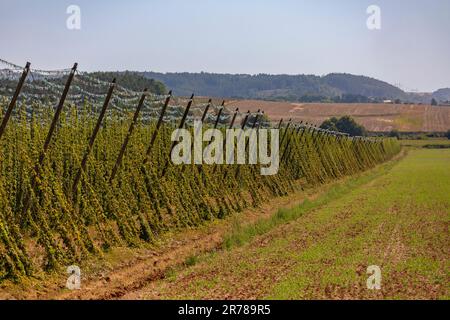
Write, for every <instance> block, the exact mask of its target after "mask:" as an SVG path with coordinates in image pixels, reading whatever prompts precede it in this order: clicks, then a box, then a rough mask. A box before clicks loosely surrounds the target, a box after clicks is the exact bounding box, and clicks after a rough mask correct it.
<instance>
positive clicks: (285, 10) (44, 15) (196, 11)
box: [0, 0, 450, 92]
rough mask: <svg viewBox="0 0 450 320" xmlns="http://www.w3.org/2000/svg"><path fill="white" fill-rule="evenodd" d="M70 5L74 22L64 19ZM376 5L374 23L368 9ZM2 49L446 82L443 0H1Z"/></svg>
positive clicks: (92, 64) (153, 65)
mask: <svg viewBox="0 0 450 320" xmlns="http://www.w3.org/2000/svg"><path fill="white" fill-rule="evenodd" d="M69 5H77V6H78V7H79V8H80V12H81V15H80V22H81V23H80V27H81V28H80V29H68V28H67V24H66V22H67V19H68V18H70V14H68V13H67V12H66V10H67V7H68V6H69ZM370 5H377V6H378V7H379V8H380V27H381V29H377V30H369V28H368V27H367V25H366V21H367V19H368V18H369V16H370V14H368V13H367V12H366V10H367V8H368V7H369V6H370ZM0 58H1V59H5V60H8V61H11V62H14V63H17V64H20V65H23V64H25V62H26V61H30V62H31V63H32V67H35V68H38V69H61V68H67V67H71V66H72V64H73V63H74V62H78V63H79V69H80V70H83V71H98V70H103V71H107V70H108V71H111V70H136V71H158V72H184V71H186V72H200V71H205V72H216V73H249V74H258V73H270V74H316V75H325V74H328V73H331V72H345V73H352V74H357V75H366V76H370V77H374V78H377V79H380V80H384V81H387V82H389V83H391V84H394V85H397V86H400V87H401V88H402V89H404V90H408V91H411V90H414V91H415V90H417V91H427V92H429V91H434V90H436V89H439V88H444V87H450V0H428V1H424V0H341V1H336V0H309V1H307V0H278V1H276V0H190V1H187V0H128V1H120V0H90V1H88V0H70V1H67V0H58V1H55V0H39V1H36V0H35V1H32V0H0Z"/></svg>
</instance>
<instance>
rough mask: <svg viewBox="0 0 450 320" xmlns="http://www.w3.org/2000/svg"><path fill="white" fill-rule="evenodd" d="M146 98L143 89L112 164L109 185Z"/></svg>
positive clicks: (145, 91) (120, 161) (145, 92)
mask: <svg viewBox="0 0 450 320" xmlns="http://www.w3.org/2000/svg"><path fill="white" fill-rule="evenodd" d="M146 96H147V89H144V91H143V93H142V96H141V98H140V100H139V103H138V105H137V107H136V111H135V112H134V116H133V121H132V122H131V124H130V127H129V128H128V133H127V135H126V137H125V140H124V141H123V144H122V147H121V148H120V152H119V156H118V157H117V160H116V163H115V164H114V168H113V170H112V172H111V177H110V178H109V183H112V182H113V180H114V178H115V177H116V174H117V170H118V169H119V166H120V164H121V163H122V159H123V155H124V154H125V149H126V148H127V145H128V142H129V140H130V137H131V134H132V133H133V130H134V127H135V126H136V123H137V120H138V117H139V113H140V112H141V109H142V106H143V105H144V100H145V97H146Z"/></svg>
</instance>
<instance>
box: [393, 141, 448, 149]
mask: <svg viewBox="0 0 450 320" xmlns="http://www.w3.org/2000/svg"><path fill="white" fill-rule="evenodd" d="M400 144H401V145H402V146H405V147H418V148H423V147H430V148H431V147H435V148H437V147H443V148H450V139H423V140H400Z"/></svg>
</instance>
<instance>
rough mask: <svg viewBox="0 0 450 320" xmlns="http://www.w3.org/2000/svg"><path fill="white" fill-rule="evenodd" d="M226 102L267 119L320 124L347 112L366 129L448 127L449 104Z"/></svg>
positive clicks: (417, 129) (440, 128) (439, 130)
mask: <svg viewBox="0 0 450 320" xmlns="http://www.w3.org/2000/svg"><path fill="white" fill-rule="evenodd" d="M227 106H229V107H238V108H239V109H241V110H242V111H246V110H250V111H256V110H257V109H259V108H261V109H263V110H264V111H265V113H266V114H267V115H268V116H269V118H270V119H272V120H274V121H277V120H279V119H281V118H283V119H288V118H292V119H293V120H295V121H301V120H303V121H307V122H310V123H313V124H317V125H320V124H321V123H322V122H323V121H324V120H325V119H328V118H330V117H339V116H343V115H351V116H352V117H354V118H355V119H356V121H357V122H358V123H360V124H362V125H363V126H364V127H366V128H367V129H368V130H369V131H374V132H388V131H391V130H392V129H397V130H399V131H403V132H444V131H447V130H448V129H450V107H445V106H442V107H441V106H430V105H404V104H370V103H367V104H364V103H361V104H359V103H355V104H345V103H342V104H340V103H291V102H271V101H259V100H234V101H229V102H228V104H227Z"/></svg>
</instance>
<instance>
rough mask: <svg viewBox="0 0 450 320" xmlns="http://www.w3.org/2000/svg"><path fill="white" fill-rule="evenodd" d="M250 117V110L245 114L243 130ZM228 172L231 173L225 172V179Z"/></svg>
mask: <svg viewBox="0 0 450 320" xmlns="http://www.w3.org/2000/svg"><path fill="white" fill-rule="evenodd" d="M249 116H250V110H248V111H247V113H246V114H245V118H244V121H242V125H241V130H244V129H245V126H246V125H247V121H248V117H249ZM228 172H230V171H229V170H227V171H225V174H224V175H223V178H224V179H225V178H226V177H227V176H228Z"/></svg>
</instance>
